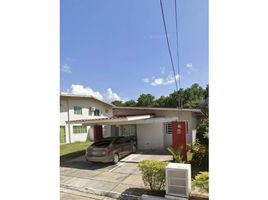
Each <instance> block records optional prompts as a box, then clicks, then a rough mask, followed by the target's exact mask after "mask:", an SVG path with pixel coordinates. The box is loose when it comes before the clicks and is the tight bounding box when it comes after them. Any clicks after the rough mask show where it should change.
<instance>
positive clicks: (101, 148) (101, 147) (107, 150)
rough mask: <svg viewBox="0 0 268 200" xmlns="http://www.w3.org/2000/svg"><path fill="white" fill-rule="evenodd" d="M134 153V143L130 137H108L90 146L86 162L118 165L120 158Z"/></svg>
mask: <svg viewBox="0 0 268 200" xmlns="http://www.w3.org/2000/svg"><path fill="white" fill-rule="evenodd" d="M134 152H136V142H135V140H133V138H131V137H108V138H103V139H101V140H99V141H98V142H95V143H93V144H92V145H90V146H89V147H88V148H87V150H86V155H85V157H86V160H87V161H90V162H103V163H108V162H113V163H114V164H116V163H118V161H119V159H121V158H122V157H124V156H126V155H128V154H130V153H134Z"/></svg>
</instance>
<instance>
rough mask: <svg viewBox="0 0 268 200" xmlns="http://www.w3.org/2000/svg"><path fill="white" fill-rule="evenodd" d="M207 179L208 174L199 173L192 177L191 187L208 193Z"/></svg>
mask: <svg viewBox="0 0 268 200" xmlns="http://www.w3.org/2000/svg"><path fill="white" fill-rule="evenodd" d="M208 179H209V176H208V172H199V174H197V175H196V176H195V177H194V181H193V185H194V186H196V187H199V188H200V189H201V190H203V191H206V192H208Z"/></svg>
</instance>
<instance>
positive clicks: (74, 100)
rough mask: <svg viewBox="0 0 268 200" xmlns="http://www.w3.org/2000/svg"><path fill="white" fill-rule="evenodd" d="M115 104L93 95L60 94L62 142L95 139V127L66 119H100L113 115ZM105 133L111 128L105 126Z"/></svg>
mask: <svg viewBox="0 0 268 200" xmlns="http://www.w3.org/2000/svg"><path fill="white" fill-rule="evenodd" d="M113 106H114V105H112V104H109V103H107V102H104V101H102V100H99V99H97V98H95V97H93V96H82V95H71V94H61V95H60V143H61V144H64V143H72V142H76V141H85V140H86V139H91V140H93V127H92V126H85V125H82V124H81V123H76V124H67V123H66V121H72V120H81V119H100V118H107V117H111V116H113V111H112V108H113ZM103 128H104V131H103V135H105V134H107V135H110V133H109V131H110V130H109V128H108V127H107V128H106V127H105V126H104V127H103Z"/></svg>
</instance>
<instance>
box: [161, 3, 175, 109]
mask: <svg viewBox="0 0 268 200" xmlns="http://www.w3.org/2000/svg"><path fill="white" fill-rule="evenodd" d="M160 6H161V14H162V19H163V24H164V28H165V35H166V41H167V46H168V52H169V57H170V61H171V65H172V69H173V74H174V80H175V85H176V90H177V92H178V91H179V90H178V83H177V79H176V71H175V67H174V63H173V59H172V54H171V50H170V44H169V39H168V34H167V26H166V20H165V14H164V10H163V4H162V0H160ZM176 12H177V11H176ZM176 24H177V23H176ZM177 43H178V42H177ZM179 76H180V74H179ZM179 79H180V77H179ZM177 101H178V106H179V107H180V98H179V95H178V100H177Z"/></svg>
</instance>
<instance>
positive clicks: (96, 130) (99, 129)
mask: <svg viewBox="0 0 268 200" xmlns="http://www.w3.org/2000/svg"><path fill="white" fill-rule="evenodd" d="M102 138H103V136H102V126H100V125H94V142H96V141H98V140H100V139H102Z"/></svg>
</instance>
